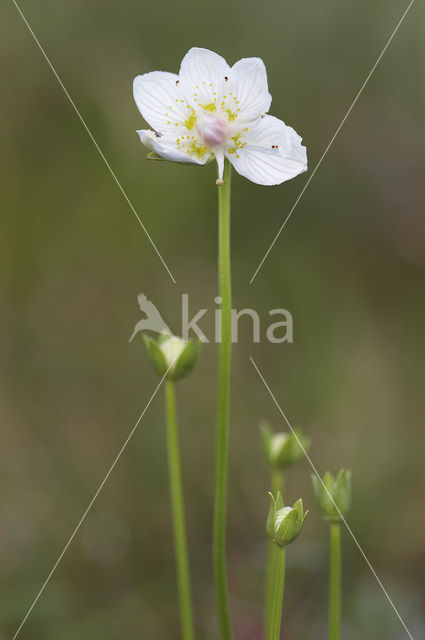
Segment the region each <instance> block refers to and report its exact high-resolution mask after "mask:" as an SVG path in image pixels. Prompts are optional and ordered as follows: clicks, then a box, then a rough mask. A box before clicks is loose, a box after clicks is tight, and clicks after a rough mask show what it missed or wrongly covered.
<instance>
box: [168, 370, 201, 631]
mask: <svg viewBox="0 0 425 640" xmlns="http://www.w3.org/2000/svg"><path fill="white" fill-rule="evenodd" d="M165 400H166V414H167V453H168V473H169V483H170V498H171V509H172V514H173V528H174V544H175V551H176V565H177V583H178V591H179V602H180V617H181V629H182V638H183V640H193V639H194V630H193V614H192V600H191V593H190V578H189V561H188V553H187V540H186V523H185V515H184V500H183V482H182V473H181V460H180V446H179V436H178V427H177V411H176V396H175V389H174V383H173V382H172V381H171V380H167V381H166V383H165Z"/></svg>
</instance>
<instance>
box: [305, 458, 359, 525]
mask: <svg viewBox="0 0 425 640" xmlns="http://www.w3.org/2000/svg"><path fill="white" fill-rule="evenodd" d="M311 480H312V482H313V489H314V493H315V496H316V500H317V504H318V505H319V509H320V511H321V512H322V515H323V517H324V518H325V520H332V521H335V522H337V521H339V520H341V519H342V517H343V516H345V515H346V514H347V513H348V511H349V510H350V506H351V471H346V470H345V469H341V471H340V472H339V473H338V475H337V477H336V478H335V477H334V476H333V475H332V474H331V473H330V471H327V472H326V473H325V475H324V476H323V481H322V480H320V479H319V478H318V477H317V476H316V475H312V476H311Z"/></svg>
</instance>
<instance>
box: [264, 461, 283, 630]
mask: <svg viewBox="0 0 425 640" xmlns="http://www.w3.org/2000/svg"><path fill="white" fill-rule="evenodd" d="M270 491H271V492H272V494H273V495H274V496H276V494H277V492H278V491H280V493H281V494H282V498H283V473H282V472H281V471H280V470H279V469H272V471H271V474H270ZM278 551H279V549H278V547H277V546H276V545H275V543H274V542H273V541H272V540H271V539H270V538H269V539H268V545H267V560H266V578H265V586H264V637H265V638H268V637H269V631H270V623H271V617H272V608H273V591H274V584H275V579H276V576H275V569H276V561H277V553H278Z"/></svg>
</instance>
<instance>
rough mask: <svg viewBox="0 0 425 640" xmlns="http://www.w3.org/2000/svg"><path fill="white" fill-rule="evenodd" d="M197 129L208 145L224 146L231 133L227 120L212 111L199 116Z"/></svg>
mask: <svg viewBox="0 0 425 640" xmlns="http://www.w3.org/2000/svg"><path fill="white" fill-rule="evenodd" d="M196 129H197V131H198V133H199V135H200V137H201V140H202V142H203V143H204V144H206V145H207V147H222V146H223V145H224V143H225V142H226V139H227V138H228V135H229V126H228V124H227V122H225V121H224V120H222V119H221V118H219V117H218V116H215V115H214V114H212V113H207V114H205V115H204V116H202V117H201V118H199V120H198V121H197V123H196Z"/></svg>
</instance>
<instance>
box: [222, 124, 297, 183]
mask: <svg viewBox="0 0 425 640" xmlns="http://www.w3.org/2000/svg"><path fill="white" fill-rule="evenodd" d="M237 140H238V144H237V143H234V142H233V141H231V142H230V143H229V145H228V147H227V149H226V152H225V154H226V157H227V158H228V159H229V160H230V162H231V163H232V165H233V166H234V168H235V169H236V171H237V172H238V173H240V174H241V175H242V176H244V177H245V178H248V180H251V181H252V182H255V183H257V184H263V185H275V184H281V183H282V182H285V180H290V179H291V178H294V177H295V176H297V175H298V174H300V173H303V172H304V171H306V170H307V152H306V148H305V147H304V146H303V145H302V144H301V138H300V136H299V135H298V134H297V133H296V132H295V131H294V130H293V129H292V127H288V126H286V124H285V123H284V122H282V120H279V119H278V118H274V117H273V116H264V118H259V119H258V121H257V122H256V123H255V124H254V125H252V126H251V127H248V131H246V129H242V130H241V133H240V134H239V137H237Z"/></svg>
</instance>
